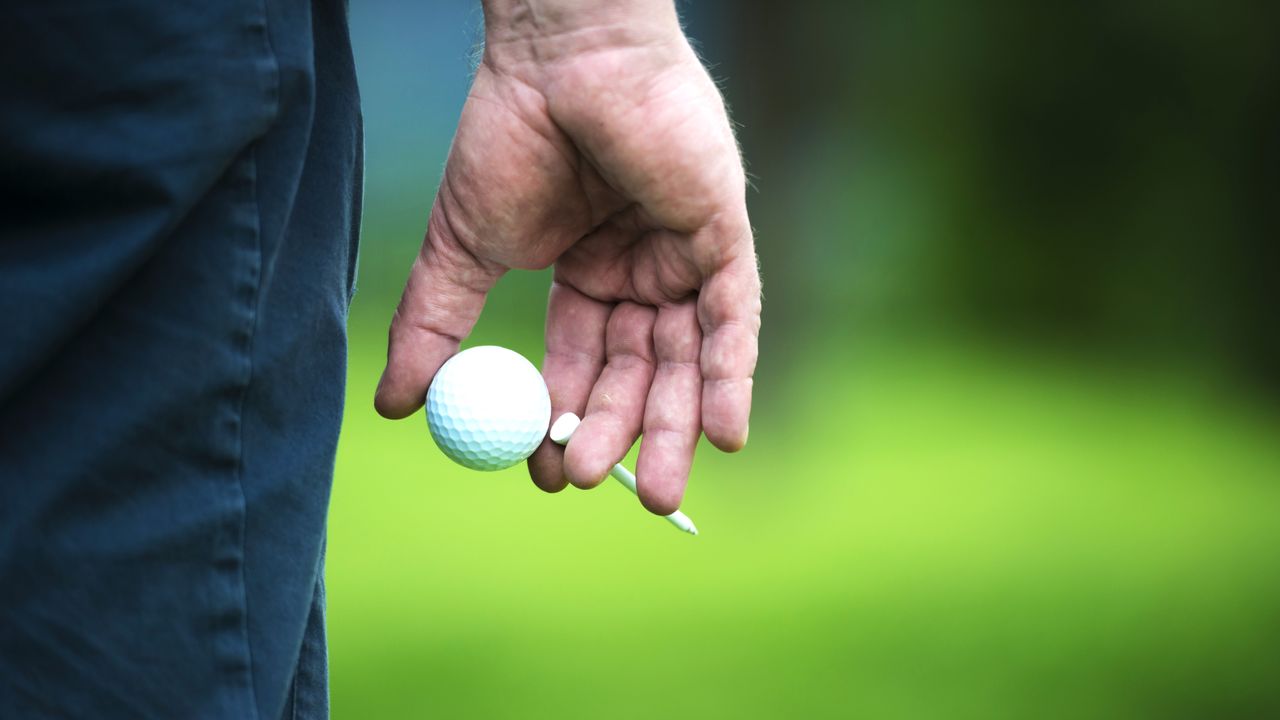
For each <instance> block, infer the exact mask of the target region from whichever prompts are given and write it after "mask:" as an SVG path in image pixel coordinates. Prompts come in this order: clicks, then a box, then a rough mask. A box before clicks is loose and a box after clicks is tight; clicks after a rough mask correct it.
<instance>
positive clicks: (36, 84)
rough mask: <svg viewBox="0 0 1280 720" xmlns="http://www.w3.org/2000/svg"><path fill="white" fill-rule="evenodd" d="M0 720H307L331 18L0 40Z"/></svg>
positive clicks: (328, 452)
mask: <svg viewBox="0 0 1280 720" xmlns="http://www.w3.org/2000/svg"><path fill="white" fill-rule="evenodd" d="M0 67H3V68H4V71H3V72H0V206H2V207H3V214H2V215H0V718H43V717H75V718H80V717H85V718H88V717H93V718H125V717H128V718H238V719H239V718H276V717H290V718H322V717H326V716H327V714H328V696H327V685H326V682H327V678H326V669H325V668H326V663H325V645H324V590H323V580H322V575H323V547H324V534H325V515H326V511H327V508H328V502H329V490H330V485H331V482H332V474H333V460H334V449H335V445H336V442H337V437H338V428H339V424H340V420H341V412H342V398H343V382H344V376H345V365H346V335H345V327H346V316H347V308H348V305H349V302H350V297H351V293H352V291H353V282H354V278H355V256H356V242H357V226H358V222H359V203H360V179H359V174H360V165H361V142H362V140H361V135H360V133H361V123H360V114H359V98H358V94H357V90H356V82H355V73H354V68H353V66H352V61H351V54H350V46H349V41H348V37H347V30H346V8H345V5H344V4H343V3H342V1H341V0H316V2H311V1H310V0H219V1H218V2H203V1H201V2H174V1H166V2H160V1H159V0H152V1H150V2H148V1H145V0H113V1H112V2H93V1H90V0H79V1H76V0H67V1H63V0H45V1H43V2H36V1H34V0H28V1H25V2H17V3H11V4H8V5H7V6H6V11H5V21H4V22H3V23H0Z"/></svg>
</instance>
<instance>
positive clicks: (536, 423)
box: [427, 345, 551, 470]
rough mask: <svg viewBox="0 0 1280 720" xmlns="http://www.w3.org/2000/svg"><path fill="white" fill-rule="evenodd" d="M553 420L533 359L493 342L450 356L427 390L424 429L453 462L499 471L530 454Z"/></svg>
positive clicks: (543, 386) (545, 386) (544, 385)
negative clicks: (425, 423)
mask: <svg viewBox="0 0 1280 720" xmlns="http://www.w3.org/2000/svg"><path fill="white" fill-rule="evenodd" d="M550 422H551V396H550V395H548V394H547V384H546V382H544V381H543V379H542V374H541V373H539V372H538V369H537V368H536V367H534V366H533V363H531V362H529V361H528V360H526V359H524V356H522V355H520V354H519V353H517V352H513V351H511V350H508V349H506V348H502V347H496V346H493V345H484V346H480V347H473V348H468V349H467V350H463V351H462V352H460V353H458V354H457V355H454V356H453V357H451V358H449V360H448V361H447V362H446V363H445V364H444V365H443V366H441V368H440V371H439V372H437V373H436V377H435V379H434V380H433V381H432V382H431V389H430V390H428V391H427V427H429V428H430V429H431V437H432V438H434V439H435V441H436V445H439V446H440V449H441V450H442V451H444V454H445V455H448V456H449V457H450V458H451V459H452V460H453V461H454V462H456V463H458V464H459V465H463V466H465V467H469V468H472V469H473V470H501V469H503V468H508V467H511V466H512V465H515V464H516V463H518V462H520V461H521V460H524V459H525V458H527V457H529V456H530V455H532V454H533V451H534V449H536V448H537V447H538V445H539V444H540V443H541V442H542V438H543V437H545V436H546V434H547V425H548V424H549V423H550Z"/></svg>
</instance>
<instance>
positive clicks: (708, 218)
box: [375, 27, 760, 514]
mask: <svg viewBox="0 0 1280 720" xmlns="http://www.w3.org/2000/svg"><path fill="white" fill-rule="evenodd" d="M495 34H496V33H490V38H489V42H488V45H487V46H486V50H485V56H484V60H483V61H482V63H481V65H480V67H479V69H478V71H477V73H476V77H475V81H474V84H473V85H472V88H471V92H470V95H469V97H468V99H467V101H466V104H465V105H464V107H463V111H462V116H461V119H460V120H459V123H458V129H457V134H456V136H455V137H454V141H453V146H452V149H451V151H450V153H449V160H448V163H447V166H446V168H445V173H444V179H443V181H442V183H441V186H440V189H439V192H438V194H437V197H436V200H435V204H434V206H433V208H432V211H431V217H430V220H429V222H428V230H427V235H426V239H425V241H424V242H423V246H422V251H421V253H420V254H419V256H418V258H417V260H416V261H415V263H414V266H413V269H412V271H411V274H410V277H409V280H408V283H407V286H406V288H405V291H404V296H403V298H402V300H401V302H400V305H399V308H398V309H397V311H396V314H395V317H394V319H393V321H392V325H391V330H390V343H389V350H388V362H387V368H386V370H385V372H384V373H383V376H382V380H381V382H380V383H379V386H378V391H377V396H376V399H375V405H376V407H377V409H378V411H379V412H380V413H381V414H383V415H384V416H386V417H389V418H401V417H405V416H407V415H409V414H411V413H413V412H414V411H415V410H416V409H417V408H418V407H420V406H421V405H422V402H423V398H424V397H425V394H426V390H427V387H428V385H429V384H430V381H431V378H432V377H433V376H434V374H435V372H436V370H437V369H438V368H439V367H440V365H441V364H442V363H443V362H444V361H445V360H446V359H448V358H449V357H450V356H451V355H452V354H453V353H455V352H456V351H457V349H458V345H459V342H460V340H461V339H462V338H464V337H465V336H466V335H467V334H468V333H469V332H470V330H471V328H472V326H473V324H474V323H475V320H476V318H477V316H478V315H479V313H480V310H481V308H482V306H483V304H484V299H485V295H486V294H487V293H488V291H489V290H490V289H491V288H492V287H493V285H494V283H495V282H496V281H497V280H498V278H499V277H500V276H501V275H502V274H503V273H504V272H505V271H506V270H508V269H511V268H525V269H534V268H544V267H547V266H548V265H552V264H554V266H555V275H554V277H555V281H554V283H553V285H552V288H551V292H550V296H549V298H548V302H547V326H546V357H545V359H544V363H543V374H544V376H545V377H546V380H547V385H548V387H549V388H550V390H551V398H552V418H553V419H554V418H556V417H559V416H560V415H561V414H562V413H565V412H575V413H577V414H579V415H581V416H582V417H583V423H582V425H581V426H580V428H579V429H578V431H577V432H576V433H575V435H574V436H573V439H572V440H571V441H570V443H569V444H568V446H567V447H565V448H561V447H559V446H557V445H555V444H553V443H551V442H550V441H549V440H548V441H544V443H543V444H542V446H541V447H540V448H538V450H537V452H536V453H535V454H534V455H533V457H531V458H530V459H529V463H528V465H529V472H530V475H531V476H532V478H533V481H534V482H535V483H536V484H537V485H538V486H539V487H540V488H542V489H543V490H546V491H549V492H555V491H558V490H560V489H562V488H564V487H565V485H566V484H567V483H569V482H572V483H573V484H574V485H576V486H578V487H583V488H586V487H592V486H595V485H597V484H598V483H600V482H601V481H602V480H603V479H604V477H605V476H606V474H607V472H608V470H609V468H610V467H612V465H613V464H614V463H616V462H618V461H619V460H620V459H621V458H622V457H623V455H624V454H625V453H626V452H627V450H628V449H629V448H630V446H631V445H632V443H633V442H634V441H635V439H636V438H637V436H639V435H640V434H641V433H643V441H642V443H641V449H640V456H639V461H638V464H637V468H636V470H637V473H636V474H637V476H638V479H639V491H640V492H639V494H640V499H641V502H642V503H643V504H644V506H645V507H646V508H648V509H649V510H651V511H653V512H655V513H659V514H667V513H670V512H672V511H674V510H675V509H676V508H677V507H678V506H679V504H680V500H681V498H682V497H683V495H684V490H685V485H686V482H687V479H688V476H689V470H690V467H691V464H692V461H693V453H694V447H695V445H696V442H697V440H698V437H699V434H700V433H705V434H706V437H707V438H708V439H709V440H710V441H711V442H712V443H713V444H714V445H715V446H716V447H718V448H720V449H721V450H725V451H729V452H733V451H736V450H738V449H740V448H741V447H742V446H743V444H744V443H745V442H746V440H747V426H748V415H749V413H750V406H751V389H752V380H751V376H752V373H753V372H754V369H755V364H756V352H757V351H756V337H757V334H758V332H759V326H760V281H759V276H758V273H757V269H756V257H755V250H754V246H753V240H752V234H751V227H750V223H749V221H748V218H747V210H746V202H745V179H744V174H743V169H742V163H741V160H740V158H739V154H738V149H737V145H736V143H735V141H734V138H733V133H732V131H731V129H730V125H729V120H728V117H727V115H726V113H725V109H724V105H723V102H722V101H721V98H720V95H719V93H718V91H717V89H716V87H715V85H714V84H713V82H712V81H711V79H710V77H709V76H708V74H707V73H706V71H705V70H704V69H703V67H702V65H701V64H700V63H699V61H698V59H697V58H696V56H695V55H694V53H693V51H692V50H691V49H690V47H689V45H688V43H687V41H686V40H685V38H684V36H683V35H682V34H680V33H679V31H678V28H677V29H676V30H675V32H671V33H668V32H665V31H662V32H652V33H649V32H646V31H644V30H642V31H631V30H621V29H619V28H617V27H605V28H598V29H586V30H575V31H574V32H572V33H562V34H559V35H556V36H554V37H551V38H549V39H546V40H545V41H542V40H537V39H531V38H529V37H525V36H519V34H518V33H517V34H515V36H507V37H499V38H495V37H494V35H495Z"/></svg>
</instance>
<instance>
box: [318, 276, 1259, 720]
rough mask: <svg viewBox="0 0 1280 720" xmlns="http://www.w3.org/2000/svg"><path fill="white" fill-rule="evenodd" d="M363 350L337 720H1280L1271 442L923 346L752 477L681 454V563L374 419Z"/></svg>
mask: <svg viewBox="0 0 1280 720" xmlns="http://www.w3.org/2000/svg"><path fill="white" fill-rule="evenodd" d="M499 302H501V300H499ZM535 310H536V308H535V309H534V310H522V311H520V312H525V313H533V312H534V311H535ZM535 329H536V327H535ZM381 332H382V328H381V326H380V325H379V324H378V323H363V322H360V321H357V322H356V323H354V326H353V341H352V348H353V350H352V356H351V365H350V381H349V403H348V410H347V417H346V424H345V426H344V430H343V435H342V440H341V444H340V449H339V455H338V469H337V479H336V485H335V490H334V495H333V508H332V517H331V521H330V530H329V534H330V538H329V555H328V592H329V629H330V640H331V671H332V698H333V709H334V714H335V716H336V717H339V718H343V717H369V718H416V717H483V718H503V717H511V718H517V717H518V718H529V717H533V718H536V717H556V718H578V717H581V718H600V717H616V718H629V717H637V718H638V717H654V716H656V715H659V714H662V715H666V714H674V715H676V716H683V717H703V718H707V717H712V718H720V717H723V718H744V717H794V716H801V715H813V716H820V717H822V716H827V717H849V716H868V717H886V718H899V717H901V718H906V717H947V718H968V717H972V718H992V717H1037V718H1045V717H1062V718H1068V717H1099V718H1100V717H1159V718H1169V717H1221V716H1227V715H1232V716H1241V717H1256V716H1260V715H1262V714H1266V713H1269V712H1271V713H1273V712H1276V711H1278V710H1280V690H1277V688H1278V687H1280V686H1278V685H1277V683H1276V682H1275V680H1276V678H1280V653H1278V652H1276V649H1275V648H1276V647H1277V644H1278V641H1280V615H1278V614H1277V613H1276V608H1277V607H1280V522H1277V510H1280V483H1277V482H1276V481H1277V479H1280V446H1278V444H1277V443H1276V441H1275V438H1276V437H1277V434H1276V431H1277V429H1278V427H1277V426H1278V424H1277V422H1276V420H1275V418H1274V417H1272V416H1270V415H1268V414H1267V413H1265V412H1263V411H1260V410H1257V409H1255V408H1251V407H1250V406H1249V405H1248V404H1246V403H1244V402H1242V401H1240V400H1239V399H1233V398H1232V397H1230V396H1228V395H1224V394H1222V393H1218V392H1215V391H1214V390H1213V389H1212V388H1210V387H1207V386H1203V385H1199V384H1195V383H1193V382H1189V381H1187V380H1186V379H1185V378H1184V377H1183V376H1180V375H1178V374H1173V375H1171V376H1167V377H1152V376H1150V375H1149V374H1143V373H1136V372H1124V371H1122V370H1120V369H1117V368H1113V367H1098V368H1088V367H1083V366H1081V365H1079V364H1076V365H1071V364H1062V363H1059V364H1054V363H1048V362H1043V361H1038V360H1036V359H1034V358H1030V357H1018V356H1015V355H1014V354H1012V353H1007V352H1006V353H999V352H988V353H983V352H979V351H977V350H973V349H971V348H967V347H964V346H960V345H957V344H955V343H946V342H941V341H939V342H937V343H933V344H924V345H903V344H899V345H896V346H886V347H879V346H877V345H876V344H875V343H868V349H865V350H864V351H862V352H861V353H860V354H858V355H857V356H853V355H851V354H849V353H839V352H836V353H830V354H826V355H824V354H822V353H814V354H812V355H810V356H809V357H813V358H820V359H815V360H813V361H812V362H811V363H809V364H807V365H804V366H801V367H792V368H785V369H778V368H775V369H774V372H773V373H772V377H770V378H766V379H767V380H768V381H769V382H770V383H771V388H770V389H769V390H767V391H765V392H764V394H763V399H762V401H761V404H760V406H759V407H758V409H757V411H756V413H755V416H754V421H753V425H752V439H751V444H750V447H749V448H748V449H747V450H745V451H744V452H743V453H741V454H738V455H734V456H724V455H720V454H717V453H716V452H714V451H713V450H712V449H711V448H709V447H705V448H703V449H702V450H701V451H700V454H699V457H698V460H697V463H696V464H695V467H694V476H693V479H692V482H691V484H690V490H689V493H688V496H687V499H686V503H685V506H684V509H685V510H686V511H687V512H688V513H689V514H690V515H691V516H692V517H693V518H694V519H695V520H696V521H697V523H698V526H699V529H700V530H701V531H702V535H700V536H699V537H697V538H692V537H689V536H686V535H684V534H682V533H679V532H676V531H675V530H673V529H672V528H671V527H670V526H668V525H667V524H666V523H664V522H662V521H661V520H659V519H657V518H654V517H651V516H648V515H646V514H645V513H644V512H643V510H642V509H641V508H640V506H639V505H638V504H637V502H636V501H635V499H634V498H633V497H631V496H630V495H628V494H627V493H626V492H625V491H624V490H623V489H621V488H619V487H616V486H614V485H613V484H606V485H604V486H602V487H601V488H600V489H598V490H595V491H591V492H581V491H577V490H574V489H569V490H566V491H565V492H563V493H560V494H558V495H545V494H543V493H541V492H539V491H537V490H536V489H535V488H534V487H533V486H532V485H531V484H530V483H529V481H528V479H527V476H526V475H525V471H524V469H523V467H520V468H515V469H512V470H508V471H503V472H498V473H486V474H480V473H475V472H471V471H468V470H465V469H463V468H460V467H457V466H454V465H452V464H451V463H450V462H449V461H448V460H447V459H445V458H444V456H443V455H441V454H440V453H439V452H438V451H437V450H436V448H435V446H434V445H433V444H432V442H431V439H430V436H429V435H428V433H427V430H426V427H425V423H424V421H423V420H422V417H421V414H419V415H417V416H415V417H414V418H412V419H410V420H407V421H404V422H399V423H392V422H388V421H384V420H381V419H379V418H377V417H376V415H375V414H374V413H373V411H372V407H371V402H370V399H371V397H372V391H373V386H374V384H375V382H376V380H377V376H378V373H379V372H380V370H381V362H382V351H383V348H382V337H383V336H382V334H381ZM479 335H480V339H481V341H486V342H491V341H495V340H496V341H499V342H501V341H502V339H501V336H502V333H501V332H499V331H497V330H494V329H488V328H486V327H485V326H482V327H481V330H480V332H479ZM504 344H507V345H510V346H512V347H514V348H515V349H518V350H520V351H522V352H524V353H525V354H527V355H529V356H530V357H533V358H535V359H536V358H538V357H540V355H541V349H540V347H539V345H538V340H537V338H536V334H534V333H532V332H529V333H524V334H522V335H518V336H514V337H511V338H510V339H509V340H507V341H506V342H504ZM763 382H764V381H763V380H762V384H763Z"/></svg>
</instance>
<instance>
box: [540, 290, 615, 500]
mask: <svg viewBox="0 0 1280 720" xmlns="http://www.w3.org/2000/svg"><path fill="white" fill-rule="evenodd" d="M612 310H613V305H612V304H611V303H604V302H600V301H599V300H593V299H591V298H589V297H587V296H586V295H583V294H582V293H580V292H578V291H577V290H574V289H573V288H572V287H569V286H568V285H563V284H561V283H558V282H553V283H552V284H551V293H550V295H549V296H548V298H547V354H546V357H544V358H543V361H542V377H543V378H544V379H545V380H546V381H547V389H548V390H549V391H551V421H552V422H555V420H556V418H558V417H560V416H561V415H563V414H565V413H567V412H571V413H574V414H576V415H579V416H581V415H583V414H584V413H585V412H586V407H587V396H588V395H589V394H590V393H591V386H592V385H594V384H595V382H596V378H597V377H599V376H600V369H601V368H602V367H604V357H605V349H604V337H605V328H606V326H607V325H608V322H609V313H610V312H611V311H612ZM529 477H531V478H533V482H534V484H535V485H537V486H538V487H540V488H542V489H543V490H546V491H547V492H559V491H560V490H563V489H564V486H565V485H567V484H568V482H569V481H568V480H567V479H566V478H565V476H564V448H562V447H560V446H559V445H557V444H555V443H553V442H551V440H550V439H549V438H544V439H543V441H542V444H541V445H539V446H538V449H537V450H535V451H534V453H533V455H531V456H530V457H529Z"/></svg>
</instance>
